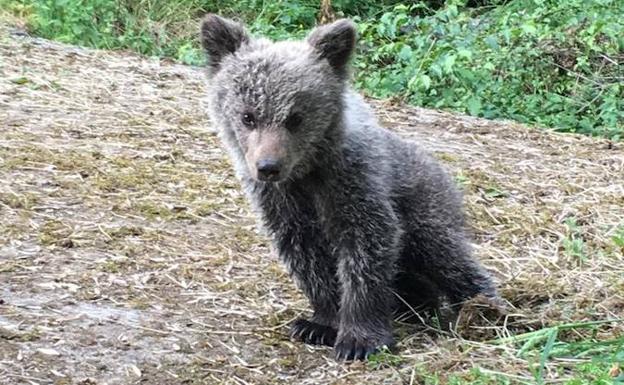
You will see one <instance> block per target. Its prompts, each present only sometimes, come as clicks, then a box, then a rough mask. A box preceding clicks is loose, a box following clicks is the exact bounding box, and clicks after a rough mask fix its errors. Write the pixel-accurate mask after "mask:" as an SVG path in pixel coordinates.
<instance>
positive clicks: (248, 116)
mask: <svg viewBox="0 0 624 385" xmlns="http://www.w3.org/2000/svg"><path fill="white" fill-rule="evenodd" d="M242 121H243V124H244V125H245V126H247V127H249V128H253V127H255V126H256V117H255V116H254V114H252V113H251V112H246V113H244V114H243V118H242Z"/></svg>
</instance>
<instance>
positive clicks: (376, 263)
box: [334, 212, 400, 361]
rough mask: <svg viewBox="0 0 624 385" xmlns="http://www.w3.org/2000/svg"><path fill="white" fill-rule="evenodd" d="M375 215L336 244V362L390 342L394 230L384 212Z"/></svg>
mask: <svg viewBox="0 0 624 385" xmlns="http://www.w3.org/2000/svg"><path fill="white" fill-rule="evenodd" d="M370 214H371V213H370V212H369V215H370ZM378 219H379V220H378V221H374V220H373V221H372V222H369V223H360V224H359V225H355V224H354V226H355V228H353V227H352V228H351V229H350V234H351V235H350V236H347V237H346V238H345V239H343V242H342V243H343V245H344V246H343V248H342V250H341V251H340V256H339V261H338V277H339V280H340V284H341V288H342V293H341V301H340V310H339V318H340V326H339V330H338V336H337V340H336V345H334V349H335V354H336V359H338V360H339V361H340V360H347V361H350V360H365V359H366V358H367V357H368V356H369V355H370V354H373V353H375V352H376V351H378V350H379V349H381V348H382V347H384V346H387V347H391V346H392V345H394V338H393V336H392V326H391V322H392V308H393V303H394V295H393V293H392V284H393V280H394V276H395V272H396V261H397V256H398V241H399V238H400V229H399V228H398V226H397V225H395V222H394V221H393V220H392V215H391V214H389V213H388V215H381V216H380V217H379V218H378Z"/></svg>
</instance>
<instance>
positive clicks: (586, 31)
mask: <svg viewBox="0 0 624 385" xmlns="http://www.w3.org/2000/svg"><path fill="white" fill-rule="evenodd" d="M332 5H333V10H334V12H335V14H336V15H337V17H341V16H347V17H351V18H353V19H354V20H356V21H357V22H358V26H359V29H360V35H361V44H360V49H361V52H360V54H359V55H358V56H357V58H356V59H355V63H354V64H355V67H356V68H357V71H356V85H357V86H358V87H359V88H360V89H362V90H364V91H365V92H367V93H369V94H371V95H373V96H377V97H397V98H400V99H402V100H405V101H407V102H409V103H412V104H415V105H419V106H425V107H433V108H440V109H448V110H453V111H459V112H464V113H468V114H470V115H474V116H481V117H486V118H507V119H513V120H517V121H519V122H523V123H529V124H535V125H539V126H546V127H553V128H556V129H558V130H560V131H569V132H580V133H585V134H593V135H603V136H606V137H609V138H612V139H615V140H618V139H620V138H621V137H622V136H623V134H624V85H623V84H624V23H622V22H621V20H624V2H622V1H621V0H589V1H585V0H570V1H564V0H510V1H502V0H490V1H474V0H448V1H446V2H442V1H425V2H397V1H391V0H386V1H381V2H376V1H370V0H367V1H354V0H334V1H333V2H332ZM0 9H4V10H5V13H10V14H13V15H19V16H22V17H23V18H26V19H27V23H28V25H29V27H30V29H31V30H32V32H33V33H35V34H37V35H40V36H43V37H46V38H51V39H56V40H60V41H63V42H67V43H73V44H81V45H85V46H89V47H97V48H105V49H131V50H133V51H136V52H139V53H142V54H146V55H155V56H159V57H171V58H174V59H177V60H179V61H181V62H184V63H187V64H201V63H202V61H203V54H202V52H201V50H200V49H199V46H198V42H197V38H196V34H197V20H198V19H199V18H200V17H201V15H203V14H204V13H206V12H218V13H221V14H224V15H227V16H236V17H238V18H240V19H242V20H244V21H245V22H246V23H247V24H248V25H249V26H250V29H251V30H252V32H254V33H257V34H263V35H268V36H271V37H273V38H289V37H290V38H293V37H301V36H303V35H305V32H306V31H307V30H309V29H310V28H312V27H313V26H314V25H315V24H316V20H317V17H318V14H319V2H318V1H312V0H302V1H293V0H280V1H274V2H269V1H260V0H242V1H233V0H227V1H219V2H215V1H209V0H172V1H148V0H0ZM7 11H8V12H7Z"/></svg>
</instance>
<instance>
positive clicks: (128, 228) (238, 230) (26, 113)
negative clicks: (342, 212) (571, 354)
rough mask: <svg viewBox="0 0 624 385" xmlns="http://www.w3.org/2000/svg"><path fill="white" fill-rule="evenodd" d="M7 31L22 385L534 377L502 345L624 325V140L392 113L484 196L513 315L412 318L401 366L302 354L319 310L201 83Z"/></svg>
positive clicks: (10, 224)
mask: <svg viewBox="0 0 624 385" xmlns="http://www.w3.org/2000/svg"><path fill="white" fill-rule="evenodd" d="M0 31H1V32H0V180H1V181H2V182H1V183H0V379H1V380H0V382H2V383H8V384H22V383H24V384H72V383H77V384H85V385H86V384H126V383H139V382H140V383H145V384H152V385H158V384H218V383H224V384H271V383H276V384H277V383H299V384H328V383H331V384H360V383H363V382H364V381H370V383H385V384H395V383H396V384H417V383H420V382H423V381H424V379H425V378H426V377H427V376H428V375H429V373H438V374H439V375H440V376H441V381H442V382H443V381H444V378H445V376H446V375H450V374H452V373H459V374H460V375H465V378H466V381H468V382H470V378H471V377H470V376H471V374H470V373H469V372H468V370H469V369H470V368H472V367H477V366H478V367H480V368H483V370H484V371H485V372H501V373H506V376H507V378H509V379H511V381H512V382H529V383H530V382H531V381H532V379H533V373H534V371H532V370H531V369H530V368H531V367H532V365H533V364H535V362H536V360H537V359H536V358H535V356H534V355H531V354H528V355H523V354H519V350H518V349H519V347H520V346H519V345H518V344H516V343H514V342H513V341H508V340H499V341H498V343H493V342H492V341H491V340H493V339H497V338H504V337H508V336H510V335H514V334H517V333H524V332H528V331H532V330H538V329H541V328H543V327H548V326H552V325H557V324H561V323H570V322H572V323H578V322H582V321H593V320H607V319H618V318H622V317H623V315H624V296H623V293H624V274H623V273H624V263H623V259H624V257H623V254H622V253H623V250H622V247H621V246H618V244H617V239H619V238H617V234H618V231H622V226H623V225H624V147H623V146H622V144H621V143H620V144H618V143H609V142H607V141H604V140H596V139H591V138H586V137H578V136H573V135H566V136H564V135H556V134H552V133H547V132H542V131H537V130H533V129H528V128H525V127H522V126H519V125H517V124H513V123H502V122H491V121H485V120H479V119H473V118H467V117H458V116H453V115H450V114H446V113H440V112H434V111H429V110H423V109H417V108H407V107H404V106H397V105H392V104H388V103H381V102H376V103H375V105H376V107H377V110H378V113H379V116H380V119H381V120H382V121H383V122H384V123H385V124H386V125H387V126H389V127H392V128H394V129H396V130H398V131H399V132H400V133H401V134H403V135H404V136H406V137H411V138H414V139H415V140H417V141H418V142H420V143H422V145H424V146H426V147H427V148H429V149H431V150H432V151H434V152H435V153H436V154H437V155H438V156H439V157H440V159H442V160H443V161H444V162H445V163H447V164H448V165H449V167H451V168H452V170H453V171H454V173H455V174H456V175H457V179H458V181H459V182H460V183H462V184H463V185H464V187H465V191H466V201H467V206H468V212H469V214H470V218H471V222H472V225H473V228H474V233H475V243H476V250H477V253H478V256H479V258H480V259H481V260H482V261H483V262H484V263H485V264H486V266H487V267H488V268H489V269H490V270H491V271H493V272H494V274H495V275H496V277H497V278H498V281H499V282H500V287H501V292H502V294H503V296H504V297H505V299H506V300H507V301H508V302H509V304H510V306H509V312H508V314H507V315H506V316H504V317H503V316H501V317H498V318H496V317H492V316H489V317H486V316H485V315H486V313H487V312H485V311H482V310H479V306H478V304H476V303H475V304H472V305H470V306H467V308H466V309H465V310H464V312H463V313H462V317H461V318H460V320H459V323H458V324H459V325H458V327H457V329H456V330H454V331H452V332H450V333H446V332H436V331H434V330H433V328H431V327H430V326H427V327H422V326H405V325H403V326H400V327H399V328H398V332H399V336H400V345H399V348H400V350H399V355H398V356H392V355H389V356H388V357H387V360H386V361H384V360H382V361H383V362H378V363H376V364H374V365H362V364H354V365H345V364H338V363H336V362H334V361H333V359H332V354H331V350H329V349H325V348H312V347H308V346H303V345H301V344H295V343H291V342H289V341H288V339H287V337H286V331H287V327H286V326H285V325H286V324H287V323H288V322H289V321H290V320H292V319H293V318H295V317H296V316H298V315H300V314H301V313H305V312H307V311H308V306H307V303H306V301H305V299H304V298H303V297H302V296H301V294H300V293H299V292H298V291H297V290H296V289H295V288H294V286H293V284H292V283H291V281H290V279H289V278H288V277H287V276H286V274H285V273H284V271H283V270H282V268H281V266H280V265H279V264H278V263H277V261H276V259H275V258H274V257H273V255H272V254H271V252H270V250H269V248H268V245H267V242H266V239H264V238H263V237H262V236H261V235H259V234H258V233H257V232H256V230H255V227H254V219H253V217H252V215H251V214H250V213H249V210H248V206H247V204H246V202H245V201H244V199H243V198H242V196H241V193H240V191H239V188H238V184H237V182H236V180H235V179H234V177H233V175H232V172H231V169H230V165H229V163H228V161H227V159H226V157H225V154H224V152H223V151H222V150H221V149H220V147H219V144H218V142H217V140H216V138H215V136H214V134H213V133H212V132H211V130H210V128H209V123H208V121H207V119H206V117H205V116H204V114H203V113H202V111H203V107H202V98H203V89H204V84H203V82H204V77H203V73H202V71H200V70H198V69H193V68H189V67H184V66H179V65H173V64H168V63H165V62H158V61H152V60H146V59H142V58H139V57H136V56H132V55H123V54H118V53H108V52H100V51H90V50H83V49H78V48H73V47H69V46H63V45H59V44H55V43H49V42H47V41H43V40H38V39H31V38H22V37H17V36H13V35H11V34H10V33H9V31H8V30H7V29H6V28H2V29H0ZM566 223H567V224H566ZM618 229H619V230H618ZM622 237H624V231H623V234H622ZM468 321H469V322H468ZM623 329H624V327H623V324H622V322H612V323H607V324H604V325H601V326H596V327H595V328H592V329H591V330H589V329H579V330H574V329H573V330H569V331H567V332H566V333H563V332H562V334H561V336H560V337H561V338H562V339H565V340H568V341H572V340H575V339H576V340H578V339H583V338H587V337H588V334H589V333H590V332H593V333H595V334H594V338H596V339H599V340H600V339H604V340H607V339H612V338H615V337H618V336H621V333H622V330H623ZM585 360H587V358H585ZM576 364H577V362H576V361H573V360H568V361H566V360H565V359H559V360H551V361H549V362H548V363H547V364H546V366H545V368H544V373H543V375H544V378H545V379H547V381H554V382H562V381H564V380H565V379H566V378H569V377H570V376H573V375H574V373H572V372H571V371H570V368H573V367H574V365H576Z"/></svg>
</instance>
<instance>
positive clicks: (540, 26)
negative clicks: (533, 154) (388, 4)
mask: <svg viewBox="0 0 624 385" xmlns="http://www.w3.org/2000/svg"><path fill="white" fill-rule="evenodd" d="M463 5H464V3H463V2H461V1H455V2H453V1H450V2H448V3H447V6H446V7H445V8H444V9H441V10H439V11H436V12H434V13H432V14H426V15H418V14H415V13H418V11H419V7H418V6H404V5H399V6H395V7H394V8H393V9H392V10H391V11H388V12H385V13H384V14H383V15H382V16H381V17H380V18H379V19H377V20H375V21H369V20H366V21H363V20H361V21H360V28H361V35H362V37H361V39H362V41H363V47H364V50H365V53H364V54H363V55H360V61H359V62H358V63H357V66H358V68H359V69H360V71H358V73H359V76H358V84H359V85H360V86H361V87H363V88H365V89H367V90H369V91H370V92H372V93H373V94H374V95H377V96H383V97H387V96H391V95H396V94H398V95H400V96H403V97H405V98H407V99H408V100H409V101H410V102H411V103H414V104H417V105H423V106H431V107H436V108H444V109H451V110H458V111H462V112H467V113H469V114H471V115H477V116H483V117H486V118H501V117H502V118H509V119H514V120H518V121H521V122H526V123H533V124H538V125H543V126H549V127H556V128H559V129H561V130H563V131H576V132H582V133H594V134H601V135H605V136H609V137H618V136H621V135H622V133H623V130H624V99H623V97H624V88H623V85H622V83H624V37H623V36H624V23H622V21H621V20H623V19H624V2H622V1H619V0H593V1H582V0H572V1H565V2H564V1H555V0H551V1H546V0H543V1H541V0H533V1H529V0H524V1H522V0H516V1H512V2H509V3H508V4H506V5H503V6H500V7H497V8H492V9H490V10H488V11H486V12H484V10H483V9H468V8H464V7H463Z"/></svg>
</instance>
